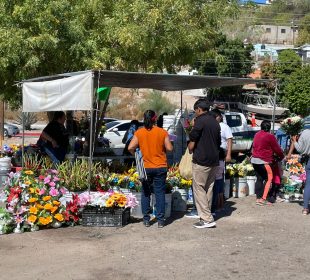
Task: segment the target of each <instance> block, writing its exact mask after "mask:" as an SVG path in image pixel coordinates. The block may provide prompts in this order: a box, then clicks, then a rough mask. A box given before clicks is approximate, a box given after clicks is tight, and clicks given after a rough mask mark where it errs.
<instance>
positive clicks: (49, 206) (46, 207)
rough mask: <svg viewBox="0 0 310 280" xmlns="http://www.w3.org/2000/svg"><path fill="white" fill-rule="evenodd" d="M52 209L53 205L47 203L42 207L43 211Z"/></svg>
mask: <svg viewBox="0 0 310 280" xmlns="http://www.w3.org/2000/svg"><path fill="white" fill-rule="evenodd" d="M52 208H53V205H52V204H50V203H47V204H45V205H44V209H45V210H52Z"/></svg>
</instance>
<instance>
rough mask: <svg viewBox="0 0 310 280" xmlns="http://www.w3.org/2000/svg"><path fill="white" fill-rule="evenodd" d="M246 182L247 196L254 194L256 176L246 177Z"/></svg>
mask: <svg viewBox="0 0 310 280" xmlns="http://www.w3.org/2000/svg"><path fill="white" fill-rule="evenodd" d="M246 182H247V184H248V187H249V195H254V194H255V182H256V176H247V177H246Z"/></svg>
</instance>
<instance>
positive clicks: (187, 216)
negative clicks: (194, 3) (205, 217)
mask: <svg viewBox="0 0 310 280" xmlns="http://www.w3.org/2000/svg"><path fill="white" fill-rule="evenodd" d="M185 217H186V218H195V219H198V218H199V216H198V212H197V211H195V210H194V211H191V212H189V213H187V214H185Z"/></svg>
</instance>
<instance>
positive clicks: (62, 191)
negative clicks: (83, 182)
mask: <svg viewBox="0 0 310 280" xmlns="http://www.w3.org/2000/svg"><path fill="white" fill-rule="evenodd" d="M60 192H61V193H62V194H66V193H67V192H68V191H67V189H66V188H60Z"/></svg>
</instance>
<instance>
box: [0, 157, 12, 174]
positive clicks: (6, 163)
mask: <svg viewBox="0 0 310 280" xmlns="http://www.w3.org/2000/svg"><path fill="white" fill-rule="evenodd" d="M10 170H11V158H10V157H3V158H0V172H1V173H4V172H6V173H8V172H10Z"/></svg>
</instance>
